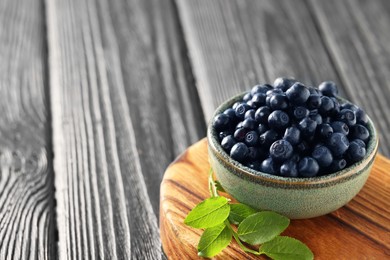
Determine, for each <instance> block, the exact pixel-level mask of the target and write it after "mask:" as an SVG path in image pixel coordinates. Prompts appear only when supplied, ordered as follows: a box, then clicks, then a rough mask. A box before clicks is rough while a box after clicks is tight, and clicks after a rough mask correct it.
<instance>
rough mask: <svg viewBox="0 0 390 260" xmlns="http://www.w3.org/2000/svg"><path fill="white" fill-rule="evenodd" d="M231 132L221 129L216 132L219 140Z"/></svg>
mask: <svg viewBox="0 0 390 260" xmlns="http://www.w3.org/2000/svg"><path fill="white" fill-rule="evenodd" d="M230 134H231V132H230V131H222V132H219V133H218V139H219V141H222V139H223V138H225V137H226V136H228V135H230Z"/></svg>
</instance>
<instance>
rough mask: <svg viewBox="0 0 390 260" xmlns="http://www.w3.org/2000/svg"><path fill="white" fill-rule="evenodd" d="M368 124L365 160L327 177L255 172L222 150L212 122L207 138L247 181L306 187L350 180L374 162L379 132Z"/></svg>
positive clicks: (223, 106)
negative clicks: (343, 179) (358, 169)
mask: <svg viewBox="0 0 390 260" xmlns="http://www.w3.org/2000/svg"><path fill="white" fill-rule="evenodd" d="M246 93H247V92H244V93H241V94H239V95H237V96H235V97H233V98H231V99H229V100H227V101H226V102H224V103H223V104H221V105H220V106H219V107H218V108H217V110H216V111H215V112H214V115H213V117H212V118H214V117H215V116H216V115H217V114H220V113H222V112H223V111H224V110H225V109H227V108H229V107H231V106H232V105H233V104H234V103H235V102H237V101H240V100H241V99H242V97H243V96H244V95H245V94H246ZM339 100H340V101H341V102H342V103H345V102H348V101H347V100H345V99H342V98H339ZM368 119H369V122H368V130H369V132H370V141H369V142H368V145H367V153H366V156H365V157H364V158H363V160H361V161H359V162H356V163H354V164H352V165H350V166H349V167H347V168H345V169H343V170H341V171H338V172H334V173H331V174H327V175H322V176H317V177H310V178H302V177H295V178H293V177H282V176H276V175H271V174H268V173H264V172H261V171H255V170H253V169H251V168H249V167H246V166H245V165H243V164H241V163H239V162H237V161H235V160H233V159H232V158H231V157H230V156H229V155H228V154H227V153H226V152H225V150H224V149H223V148H222V146H221V145H220V143H219V140H218V136H217V132H216V130H215V129H214V128H213V127H212V124H211V122H210V123H209V125H208V129H207V138H208V142H209V146H210V149H212V150H213V152H214V154H216V155H217V156H218V157H219V158H220V159H221V160H222V161H223V162H226V163H227V164H228V165H229V166H231V167H233V168H234V170H235V171H236V172H237V171H238V172H240V174H241V175H244V176H245V177H247V179H250V180H254V181H256V180H260V181H262V182H264V181H267V180H269V181H272V182H277V183H284V184H289V185H294V184H305V185H310V184H323V183H327V182H330V181H335V180H339V179H341V178H348V177H350V176H351V175H353V174H354V173H356V172H357V171H355V169H356V168H362V167H364V166H365V165H366V164H368V162H370V161H371V160H373V157H374V156H375V154H376V151H377V148H378V137H377V132H376V129H375V126H374V124H373V122H372V121H371V119H370V118H368Z"/></svg>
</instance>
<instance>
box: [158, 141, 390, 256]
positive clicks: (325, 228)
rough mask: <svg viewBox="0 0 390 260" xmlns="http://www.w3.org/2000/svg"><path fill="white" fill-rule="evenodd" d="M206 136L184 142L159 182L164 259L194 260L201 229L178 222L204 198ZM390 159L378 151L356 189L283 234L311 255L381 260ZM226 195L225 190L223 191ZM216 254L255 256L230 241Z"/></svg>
mask: <svg viewBox="0 0 390 260" xmlns="http://www.w3.org/2000/svg"><path fill="white" fill-rule="evenodd" d="M209 168H210V165H209V163H208V156H207V141H206V139H203V140H201V141H199V142H197V143H195V144H194V145H193V146H191V147H189V148H188V150H186V152H185V153H183V154H182V155H181V156H180V157H178V158H177V159H176V161H175V162H173V163H172V164H171V165H170V167H169V168H168V169H167V171H166V172H165V174H164V179H163V181H162V183H161V201H160V210H161V212H160V228H161V239H162V244H163V248H164V251H165V253H166V254H167V256H168V258H169V259H196V258H198V257H197V250H196V247H197V244H198V241H199V238H200V234H201V230H199V229H193V228H191V227H188V226H186V225H184V223H183V221H184V218H185V216H186V215H187V214H188V212H189V211H190V210H191V209H192V208H193V207H194V206H195V205H196V204H198V203H199V202H201V201H202V200H204V199H206V198H208V197H209V191H208V186H207V177H208V170H209ZM389 169H390V161H389V160H388V159H385V158H384V157H383V156H381V155H378V156H377V159H376V161H375V164H374V166H373V170H372V172H371V175H370V177H369V178H368V180H367V183H366V184H365V186H364V187H363V189H362V190H361V191H360V193H359V194H358V195H357V196H356V197H355V198H354V199H353V200H352V201H351V202H349V203H348V204H347V205H346V206H344V207H342V208H341V209H339V210H337V211H335V212H332V213H330V214H327V215H325V216H321V217H317V218H312V219H304V220H292V221H291V225H290V226H289V227H288V228H287V230H286V231H285V232H284V233H283V234H284V235H287V236H292V237H295V238H297V239H299V240H301V241H303V242H304V243H306V244H307V245H308V246H309V248H310V249H311V250H312V251H313V253H314V255H315V258H316V259H387V258H389V257H390V246H389V245H390V217H389V216H390V214H389V209H390V201H389V200H388V199H387V198H388V197H389V196H390V186H389V185H388V184H389V183H390V174H389ZM224 195H226V194H224ZM226 196H228V195H226ZM216 259H255V257H254V256H252V255H247V254H243V253H242V252H241V251H240V250H239V249H238V245H237V244H236V242H233V243H232V244H231V246H229V247H228V248H226V249H225V250H223V251H222V253H221V254H220V255H218V256H217V257H216Z"/></svg>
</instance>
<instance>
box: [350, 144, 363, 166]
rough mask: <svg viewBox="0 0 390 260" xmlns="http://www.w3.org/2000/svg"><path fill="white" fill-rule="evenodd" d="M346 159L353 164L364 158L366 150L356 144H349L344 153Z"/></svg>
mask: <svg viewBox="0 0 390 260" xmlns="http://www.w3.org/2000/svg"><path fill="white" fill-rule="evenodd" d="M346 155H347V156H346V157H347V159H348V161H349V162H350V163H355V162H358V161H360V160H362V159H363V158H364V156H366V148H364V147H362V146H361V145H359V144H358V143H357V142H351V143H350V144H349V148H348V150H347V152H346Z"/></svg>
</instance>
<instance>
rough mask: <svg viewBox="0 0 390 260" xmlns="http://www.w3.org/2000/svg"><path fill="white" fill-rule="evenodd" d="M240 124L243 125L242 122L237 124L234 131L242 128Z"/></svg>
mask: <svg viewBox="0 0 390 260" xmlns="http://www.w3.org/2000/svg"><path fill="white" fill-rule="evenodd" d="M242 124H243V121H241V122H239V123H238V124H237V125H236V130H237V129H240V128H243V126H242Z"/></svg>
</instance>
